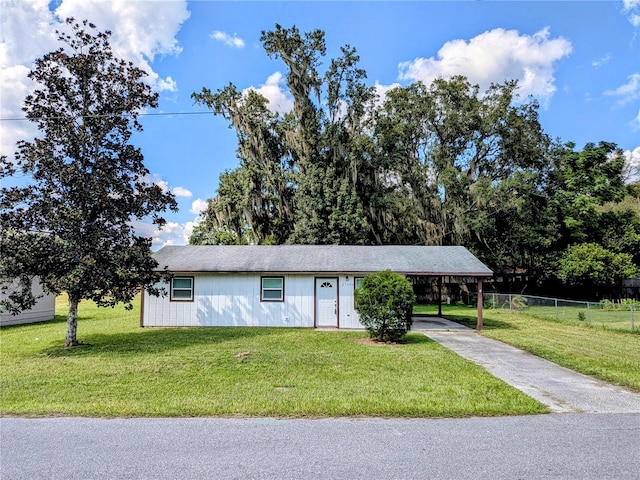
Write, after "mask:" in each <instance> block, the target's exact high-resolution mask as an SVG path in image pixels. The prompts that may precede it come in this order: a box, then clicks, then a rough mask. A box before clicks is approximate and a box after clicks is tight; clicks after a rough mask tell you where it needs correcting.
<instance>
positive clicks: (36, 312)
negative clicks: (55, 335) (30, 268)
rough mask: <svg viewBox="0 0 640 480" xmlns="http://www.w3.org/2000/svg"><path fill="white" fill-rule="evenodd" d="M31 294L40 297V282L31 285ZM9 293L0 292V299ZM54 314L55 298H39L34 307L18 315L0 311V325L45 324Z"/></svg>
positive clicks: (49, 296) (48, 296)
mask: <svg viewBox="0 0 640 480" xmlns="http://www.w3.org/2000/svg"><path fill="white" fill-rule="evenodd" d="M15 288H17V286H16V287H15ZM32 291H33V294H34V295H36V296H38V295H42V293H43V292H42V286H41V285H40V282H38V281H34V282H33V285H32ZM9 293H10V290H9V291H6V292H0V298H3V299H4V297H5V295H8V294H9ZM55 313H56V297H55V295H45V296H44V297H42V298H39V299H38V301H37V302H36V304H35V305H34V307H33V308H32V309H30V310H25V311H24V312H21V313H19V314H18V315H11V314H10V313H7V312H2V311H0V325H17V324H20V323H35V322H45V321H47V320H51V319H52V318H53V317H54V316H55Z"/></svg>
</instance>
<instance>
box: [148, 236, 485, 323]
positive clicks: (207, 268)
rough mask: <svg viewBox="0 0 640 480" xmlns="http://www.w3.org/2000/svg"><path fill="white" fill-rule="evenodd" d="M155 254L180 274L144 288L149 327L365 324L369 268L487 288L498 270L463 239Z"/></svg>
mask: <svg viewBox="0 0 640 480" xmlns="http://www.w3.org/2000/svg"><path fill="white" fill-rule="evenodd" d="M154 258H155V259H156V261H157V262H158V268H159V269H164V268H165V267H166V268H167V269H168V271H170V272H171V273H173V275H174V276H173V278H172V280H171V283H170V284H164V285H162V286H163V287H164V288H165V290H166V291H167V292H168V294H167V295H166V296H164V297H154V296H151V295H148V294H144V295H143V299H142V311H141V319H140V323H141V326H143V327H182V326H185V327H186V326H189V327H193V326H203V327H204V326H256V327H258V326H260V327H310V328H314V327H316V328H318V327H322V328H325V327H333V328H363V326H362V324H361V323H360V322H359V321H358V312H357V311H356V310H355V308H354V289H355V288H356V287H357V285H358V283H359V281H360V279H361V278H362V277H364V275H366V274H368V273H372V272H377V271H380V270H385V269H390V270H392V271H394V272H396V273H401V274H405V275H408V276H425V277H438V276H455V277H473V278H475V279H477V282H478V287H479V291H481V285H482V278H484V277H490V276H491V275H492V272H491V270H489V269H488V268H487V267H486V266H485V265H484V264H483V263H482V262H480V261H479V260H478V259H477V258H476V257H475V256H473V255H472V254H471V253H470V252H469V251H468V250H467V249H466V248H464V247H456V246H454V247H427V246H341V245H277V246H166V247H163V248H162V249H160V250H159V251H157V252H156V253H155V254H154ZM478 305H479V311H478V314H479V321H481V315H482V313H481V303H480V302H479V304H478Z"/></svg>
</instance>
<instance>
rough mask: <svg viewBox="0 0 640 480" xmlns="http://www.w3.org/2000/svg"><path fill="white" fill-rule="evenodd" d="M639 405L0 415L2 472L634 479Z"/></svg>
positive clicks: (5, 475)
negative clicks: (478, 414) (354, 412)
mask: <svg viewBox="0 0 640 480" xmlns="http://www.w3.org/2000/svg"><path fill="white" fill-rule="evenodd" d="M639 452H640V414H633V413H631V414H629V413H622V414H552V415H537V416H524V417H500V418H468V419H372V418H362V419H315V420H313V419H312V420H303V419H269V418H248V419H220V418H187V419H149V418H145V419H91V418H41V419H23V418H9V417H6V418H2V419H0V455H1V457H0V478H2V480H13V479H30V480H36V479H48V480H51V479H82V480H89V479H126V478H140V479H218V478H221V479H254V478H255V479H325V478H326V479H340V478H345V479H360V478H361V479H414V478H415V479H427V478H428V479H484V478H486V479H509V480H516V479H598V480H602V479H640V462H639V460H638V453H639Z"/></svg>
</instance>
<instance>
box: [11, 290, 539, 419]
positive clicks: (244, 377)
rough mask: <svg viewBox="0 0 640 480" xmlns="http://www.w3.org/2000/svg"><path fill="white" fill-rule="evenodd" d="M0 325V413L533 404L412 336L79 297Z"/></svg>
mask: <svg viewBox="0 0 640 480" xmlns="http://www.w3.org/2000/svg"><path fill="white" fill-rule="evenodd" d="M65 312H66V309H65V305H64V304H62V303H61V304H59V309H58V311H57V313H58V316H56V319H55V320H54V321H52V322H47V323H44V324H33V325H21V326H12V327H5V328H2V329H1V330H0V414H3V415H85V416H209V415H225V416H235V415H251V416H402V417H463V416H477V415H512V414H530V413H542V412H545V411H546V409H545V407H544V406H542V405H541V404H539V403H537V402H536V401H534V400H532V399H531V398H529V397H527V396H526V395H524V394H523V393H521V392H519V391H518V390H516V389H514V388H511V387H509V386H507V385H506V384H505V383H503V382H502V381H500V380H498V379H496V378H494V377H492V376H491V375H489V374H488V373H486V372H485V371H484V370H483V369H482V368H481V367H478V366H476V365H474V364H472V363H470V362H467V361H466V360H463V359H462V358H460V357H458V356H457V355H455V354H454V353H452V352H450V351H448V350H446V349H445V348H443V347H441V346H440V345H438V344H437V343H435V342H433V341H431V340H429V339H428V338H427V337H425V336H424V335H420V334H410V335H409V336H408V339H407V343H406V344H402V345H374V344H372V343H371V342H369V341H368V339H367V335H366V333H364V332H353V331H352V332H326V331H324V332H323V331H315V330H312V329H292V328H223V327H220V328H172V329H163V328H156V329H153V328H147V329H141V328H140V327H139V326H138V325H139V321H138V318H139V317H138V316H139V305H136V307H135V308H134V310H133V312H128V311H126V310H124V309H123V308H116V309H100V308H96V307H95V306H93V304H91V303H90V302H83V303H82V304H81V305H80V321H79V327H78V339H79V340H80V341H81V342H84V343H85V344H86V345H82V346H79V347H75V348H71V349H67V348H64V347H62V346H61V345H62V344H63V342H64V334H65V328H66V324H65V321H64V317H63V315H64V314H65Z"/></svg>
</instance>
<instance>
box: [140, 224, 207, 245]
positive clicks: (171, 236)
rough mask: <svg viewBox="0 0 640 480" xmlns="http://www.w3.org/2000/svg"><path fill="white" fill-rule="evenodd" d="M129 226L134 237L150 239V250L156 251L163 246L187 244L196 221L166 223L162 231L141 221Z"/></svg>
mask: <svg viewBox="0 0 640 480" xmlns="http://www.w3.org/2000/svg"><path fill="white" fill-rule="evenodd" d="M131 225H133V227H134V228H135V231H136V235H140V236H143V237H147V238H151V248H152V249H153V250H157V249H159V248H160V247H163V246H165V245H186V244H188V243H189V238H190V237H191V234H192V233H193V229H194V227H195V226H196V225H198V220H197V219H195V220H193V221H189V222H185V223H178V222H167V223H165V225H164V226H163V227H162V229H159V228H158V227H157V226H156V225H153V224H152V223H148V222H145V221H142V220H136V221H134V222H132V223H131Z"/></svg>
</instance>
